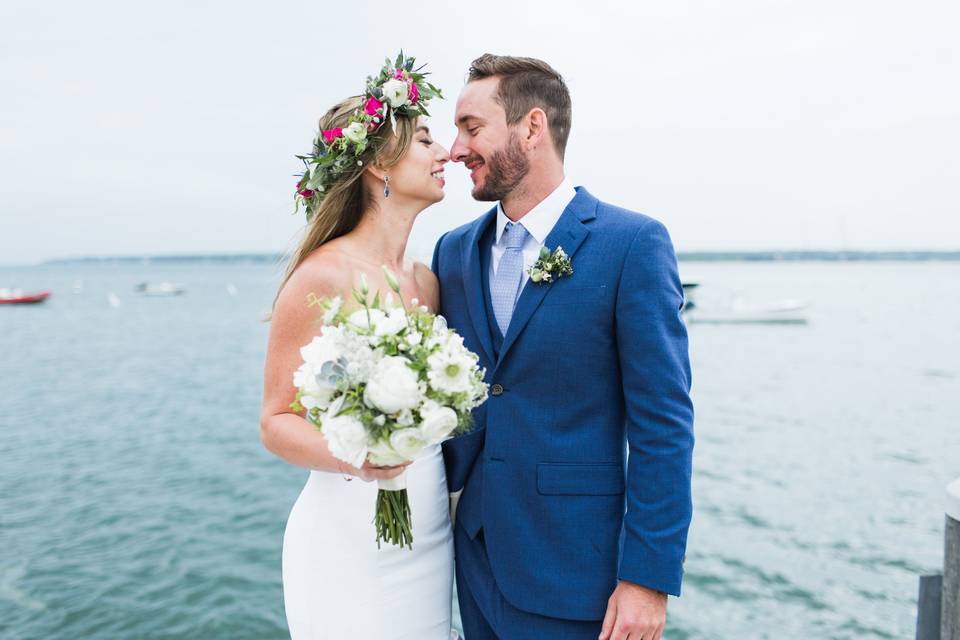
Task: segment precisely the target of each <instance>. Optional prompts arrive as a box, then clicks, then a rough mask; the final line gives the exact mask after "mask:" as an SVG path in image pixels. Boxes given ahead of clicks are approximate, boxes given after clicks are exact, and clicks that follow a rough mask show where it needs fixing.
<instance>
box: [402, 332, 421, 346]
mask: <svg viewBox="0 0 960 640" xmlns="http://www.w3.org/2000/svg"><path fill="white" fill-rule="evenodd" d="M421 340H423V334H422V333H420V332H419V331H411V332H410V333H408V334H407V335H406V336H405V337H404V341H405V342H406V343H407V344H408V345H410V346H411V347H415V346H417V345H418V344H420V341H421Z"/></svg>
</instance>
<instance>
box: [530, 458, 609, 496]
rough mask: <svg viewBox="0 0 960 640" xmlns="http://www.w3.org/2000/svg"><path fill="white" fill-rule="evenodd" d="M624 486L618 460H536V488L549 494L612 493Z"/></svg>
mask: <svg viewBox="0 0 960 640" xmlns="http://www.w3.org/2000/svg"><path fill="white" fill-rule="evenodd" d="M623 490H624V478H623V468H622V467H621V466H620V465H618V464H612V463H606V464H603V463H601V464H589V463H588V464H581V463H573V462H541V463H539V464H537V491H538V492H539V493H540V494H542V495H548V496H614V495H619V494H622V493H623Z"/></svg>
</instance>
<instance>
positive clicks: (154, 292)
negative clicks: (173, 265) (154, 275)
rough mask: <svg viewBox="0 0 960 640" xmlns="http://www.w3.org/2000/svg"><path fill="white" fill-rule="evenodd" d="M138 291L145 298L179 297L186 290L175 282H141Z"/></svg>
mask: <svg viewBox="0 0 960 640" xmlns="http://www.w3.org/2000/svg"><path fill="white" fill-rule="evenodd" d="M137 291H139V292H140V293H142V294H143V295H145V296H179V295H180V294H182V293H183V292H184V291H186V289H184V288H183V285H181V284H176V283H173V282H141V283H140V284H138V285H137Z"/></svg>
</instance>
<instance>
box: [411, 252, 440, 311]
mask: <svg viewBox="0 0 960 640" xmlns="http://www.w3.org/2000/svg"><path fill="white" fill-rule="evenodd" d="M413 277H414V279H415V280H416V281H417V288H418V289H419V290H420V291H421V292H423V295H424V297H425V298H426V300H424V302H425V303H426V305H427V306H428V307H430V308H431V309H433V310H437V309H439V307H440V282H439V280H437V276H436V275H434V273H433V271H431V270H430V267H428V266H427V265H425V264H423V263H422V262H414V263H413Z"/></svg>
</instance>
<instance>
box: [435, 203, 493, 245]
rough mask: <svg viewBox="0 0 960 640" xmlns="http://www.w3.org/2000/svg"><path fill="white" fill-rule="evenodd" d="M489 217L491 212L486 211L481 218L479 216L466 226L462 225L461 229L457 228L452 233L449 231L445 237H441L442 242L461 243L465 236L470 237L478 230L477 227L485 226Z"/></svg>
mask: <svg viewBox="0 0 960 640" xmlns="http://www.w3.org/2000/svg"><path fill="white" fill-rule="evenodd" d="M488 215H490V211H489V210H488V211H484V212H483V213H481V214H480V215H479V216H477V217H476V218H474V219H473V220H471V221H470V222H467V223H465V224H462V225H460V226H459V227H455V228H453V229H451V230H450V231H447V232H446V233H445V234H443V236H441V238H440V240H441V241H449V240H456V241H459V240H460V239H461V238H463V237H464V236H468V235H470V234H471V233H472V232H473V231H475V230H476V228H477V227H479V226H481V225H483V223H484V221H485V220H486V219H487V216H488Z"/></svg>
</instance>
